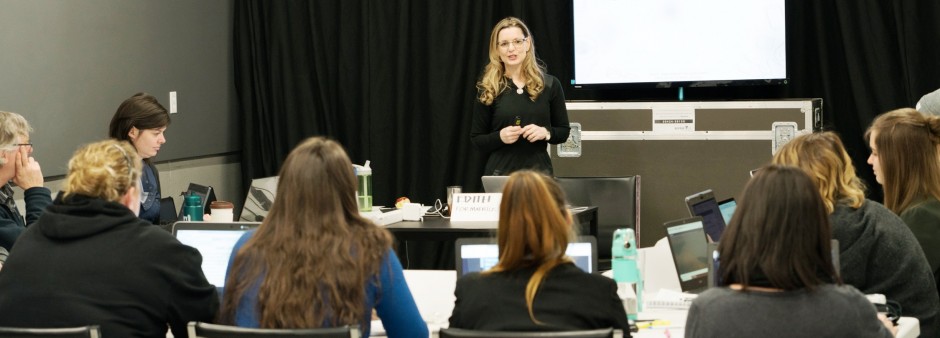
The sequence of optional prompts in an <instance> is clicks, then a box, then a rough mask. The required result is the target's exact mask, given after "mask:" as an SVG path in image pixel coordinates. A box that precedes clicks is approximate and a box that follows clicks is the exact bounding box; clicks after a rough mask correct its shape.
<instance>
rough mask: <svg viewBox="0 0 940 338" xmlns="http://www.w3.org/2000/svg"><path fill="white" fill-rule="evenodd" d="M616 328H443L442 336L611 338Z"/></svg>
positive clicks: (446, 337) (471, 337) (451, 337)
mask: <svg viewBox="0 0 940 338" xmlns="http://www.w3.org/2000/svg"><path fill="white" fill-rule="evenodd" d="M613 336H614V329H610V328H608V329H599V330H583V331H555V332H503V331H476V330H464V329H450V328H448V329H441V332H440V336H439V337H440V338H534V337H544V338H610V337H613Z"/></svg>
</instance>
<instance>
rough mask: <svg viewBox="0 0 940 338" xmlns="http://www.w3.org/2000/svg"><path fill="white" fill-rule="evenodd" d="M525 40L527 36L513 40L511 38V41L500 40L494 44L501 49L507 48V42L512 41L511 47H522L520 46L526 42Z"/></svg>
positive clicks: (527, 39)
mask: <svg viewBox="0 0 940 338" xmlns="http://www.w3.org/2000/svg"><path fill="white" fill-rule="evenodd" d="M526 41H529V38H525V39H515V40H512V41H501V42H500V43H498V44H496V45H497V46H499V48H502V49H509V44H510V43H512V46H513V47H516V48H522V46H523V45H524V44H525V43H526Z"/></svg>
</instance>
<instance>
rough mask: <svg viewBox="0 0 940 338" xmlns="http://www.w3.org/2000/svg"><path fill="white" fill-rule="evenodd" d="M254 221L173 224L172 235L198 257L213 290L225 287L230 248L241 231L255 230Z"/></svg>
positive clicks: (240, 234)
mask: <svg viewBox="0 0 940 338" xmlns="http://www.w3.org/2000/svg"><path fill="white" fill-rule="evenodd" d="M259 225H261V223H258V222H236V223H210V222H176V223H175V224H173V236H175V237H176V239H177V240H179V241H180V243H183V244H186V245H188V246H191V247H193V248H196V250H199V254H201V255H202V272H203V273H204V274H205V275H206V279H207V280H209V283H210V284H212V285H215V286H216V287H217V288H222V287H224V286H225V271H226V270H227V269H228V259H229V257H230V256H231V255H232V248H234V247H235V243H236V242H238V239H239V238H241V237H242V235H243V234H245V232H248V231H250V230H252V229H255V228H257V227H258V226H259Z"/></svg>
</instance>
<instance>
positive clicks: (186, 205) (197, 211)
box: [183, 192, 203, 221]
mask: <svg viewBox="0 0 940 338" xmlns="http://www.w3.org/2000/svg"><path fill="white" fill-rule="evenodd" d="M202 213H203V208H202V200H201V199H199V195H196V193H194V192H190V193H189V195H186V196H185V197H184V198H183V220H184V221H202Z"/></svg>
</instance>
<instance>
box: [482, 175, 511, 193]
mask: <svg viewBox="0 0 940 338" xmlns="http://www.w3.org/2000/svg"><path fill="white" fill-rule="evenodd" d="M480 180H482V181H483V192H485V193H490V194H492V193H502V192H503V187H505V186H506V182H508V181H509V176H483V177H480Z"/></svg>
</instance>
